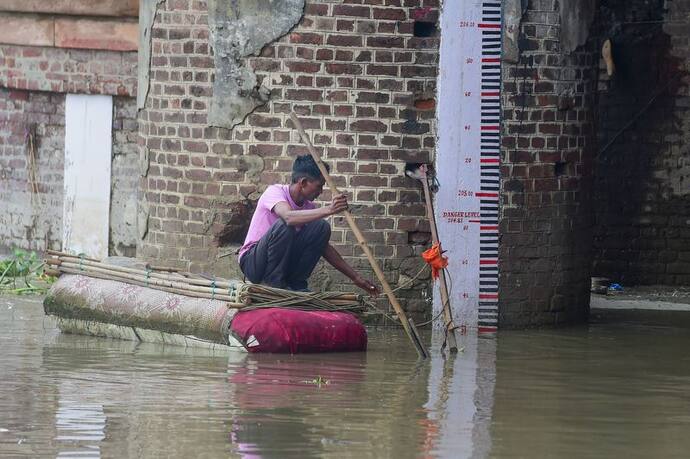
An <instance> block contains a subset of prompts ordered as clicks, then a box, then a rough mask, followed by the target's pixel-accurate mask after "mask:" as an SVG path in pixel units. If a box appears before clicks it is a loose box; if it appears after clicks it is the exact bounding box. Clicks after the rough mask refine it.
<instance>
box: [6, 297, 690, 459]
mask: <svg viewBox="0 0 690 459" xmlns="http://www.w3.org/2000/svg"><path fill="white" fill-rule="evenodd" d="M10 307H11V308H10ZM679 324H680V321H679V320H678V318H673V319H672V320H671V321H666V322H659V323H657V322H650V321H641V322H639V323H621V322H618V321H616V322H613V323H611V322H600V323H595V324H592V325H590V326H588V327H582V328H574V329H563V330H556V331H526V332H508V333H500V334H499V336H498V338H495V339H494V338H490V339H484V338H481V337H479V336H477V335H471V334H470V335H464V336H462V337H461V339H460V346H461V347H463V348H464V351H463V352H461V353H459V354H458V355H457V356H455V357H450V358H449V357H447V356H446V357H444V356H443V355H442V354H441V353H440V352H439V349H440V344H441V342H440V336H436V335H434V336H431V337H429V336H427V340H429V341H430V348H431V349H432V352H431V358H430V359H429V360H428V361H426V362H423V363H416V353H415V351H414V350H413V349H412V348H411V347H410V346H409V345H408V343H407V341H406V338H405V336H404V335H403V334H402V333H399V332H397V331H396V332H390V331H381V330H372V331H371V332H370V349H369V351H368V352H367V353H362V354H331V355H302V356H283V355H246V354H232V355H228V354H218V353H216V354H214V353H212V352H209V351H207V350H201V349H190V348H179V347H171V346H160V345H154V344H137V343H133V342H128V341H118V340H108V339H100V338H95V337H82V336H70V335H62V334H59V333H58V332H57V331H56V330H55V329H54V327H52V325H51V323H50V321H49V320H44V318H43V315H42V310H41V306H40V303H38V302H30V301H29V302H26V301H21V302H19V301H16V300H12V302H9V300H4V299H0V349H2V352H1V353H0V456H2V457H44V456H46V457H56V456H59V457H85V456H90V457H99V456H102V457H168V456H171V457H187V456H189V457H246V458H259V457H261V458H274V457H275V458H278V457H279V458H286V457H300V458H303V457H327V458H329V457H333V458H336V457H337V458H341V457H345V458H347V457H356V458H361V457H365V458H367V457H372V458H378V457H396V458H397V457H400V458H407V457H452V458H483V457H500V458H504V457H621V456H629V457H659V456H663V457H686V456H687V451H688V450H689V449H690V438H689V437H688V435H687V432H688V431H689V430H690V415H689V414H688V413H690V395H688V391H687V388H688V387H690V357H689V355H688V354H687V352H685V349H686V348H687V345H688V344H689V341H690V339H689V337H690V334H688V333H687V326H686V325H684V324H682V325H679Z"/></svg>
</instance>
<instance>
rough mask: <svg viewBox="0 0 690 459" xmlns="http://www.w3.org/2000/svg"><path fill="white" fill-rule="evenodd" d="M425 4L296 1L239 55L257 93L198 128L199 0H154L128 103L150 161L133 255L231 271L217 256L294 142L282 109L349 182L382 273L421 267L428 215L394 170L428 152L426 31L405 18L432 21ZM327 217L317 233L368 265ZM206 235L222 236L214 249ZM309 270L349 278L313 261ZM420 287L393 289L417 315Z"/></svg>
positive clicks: (203, 88)
mask: <svg viewBox="0 0 690 459" xmlns="http://www.w3.org/2000/svg"><path fill="white" fill-rule="evenodd" d="M231 3H232V2H227V4H231ZM437 8H438V1H436V0H406V1H405V2H404V4H403V3H402V2H389V4H385V5H384V4H362V3H361V2H360V3H359V4H353V3H352V2H344V1H335V2H334V1H327V0H309V1H307V2H306V5H305V7H304V16H303V17H302V18H301V19H300V21H299V23H298V24H297V26H296V27H295V28H294V29H292V30H291V31H290V32H289V33H288V34H287V35H285V36H283V37H281V38H279V39H278V40H276V41H274V42H271V43H270V44H269V45H267V46H265V47H264V48H263V49H262V50H261V52H260V53H259V55H258V56H256V57H249V58H247V59H246V60H245V61H244V62H243V64H244V65H245V66H246V68H248V69H251V70H252V71H254V72H255V74H256V75H257V82H261V84H262V85H263V86H265V87H266V88H268V89H269V91H270V99H269V101H268V102H267V103H266V105H263V106H261V107H258V108H257V109H256V110H255V111H254V112H253V113H252V114H250V115H249V116H248V117H247V118H246V119H245V120H244V121H243V122H242V123H240V124H239V125H237V126H235V127H234V128H233V129H232V130H229V129H223V128H218V127H209V124H210V123H209V117H208V116H209V115H208V113H209V107H210V104H211V103H212V96H213V94H214V90H215V88H214V86H213V81H214V78H217V74H216V73H215V72H214V68H215V61H214V56H213V54H212V50H211V49H210V47H209V37H210V31H209V27H208V25H207V23H208V11H207V9H206V8H205V5H204V3H202V2H196V1H187V0H177V1H175V2H171V1H168V2H166V4H164V5H161V7H160V10H159V13H158V15H157V16H156V20H155V22H154V26H153V29H152V31H151V36H152V47H151V49H152V55H151V88H150V92H149V96H148V98H147V101H146V108H145V109H144V110H142V111H141V112H140V134H141V141H142V147H143V148H142V150H143V151H144V152H148V154H149V157H150V167H149V169H148V172H147V177H146V178H145V179H144V181H143V182H142V187H143V192H144V200H143V201H142V209H143V210H144V212H142V216H143V217H144V220H145V221H146V222H147V225H146V226H147V228H148V231H147V233H146V235H145V238H144V240H143V241H141V244H140V247H139V250H138V252H137V253H138V255H139V256H141V257H143V258H146V259H150V260H160V261H161V262H164V263H165V264H167V265H174V266H178V267H180V268H183V269H189V270H192V271H212V272H214V273H216V274H224V275H239V274H238V272H237V266H236V265H237V263H236V261H235V256H234V255H231V256H229V257H226V258H220V259H219V258H218V255H222V254H224V253H227V252H233V251H234V248H236V247H237V245H239V244H240V243H241V242H242V240H243V239H244V235H245V232H246V226H247V225H248V223H249V218H250V217H249V216H250V215H251V212H252V210H253V205H254V203H255V201H256V200H257V199H258V197H259V195H260V193H261V192H262V191H263V190H264V189H265V188H266V186H267V185H268V184H271V183H275V182H284V181H286V180H287V179H288V177H289V171H290V167H291V164H292V159H293V158H294V156H295V155H297V154H305V153H307V150H306V148H305V147H304V146H303V144H302V143H301V142H300V140H299V137H298V135H297V133H296V132H294V130H293V129H292V126H291V123H290V122H289V121H288V115H289V113H290V112H291V111H295V112H296V113H297V114H298V115H299V116H300V117H301V118H302V120H303V123H304V125H305V127H306V128H307V129H308V131H309V133H310V134H311V135H312V138H313V140H314V143H315V145H316V147H317V149H318V150H319V151H320V152H321V154H322V155H323V156H324V159H325V160H326V161H327V162H329V163H330V164H331V166H332V167H333V172H334V176H335V180H336V181H337V183H338V184H339V185H340V186H342V187H343V188H344V189H345V190H347V191H349V192H350V197H351V198H352V203H353V206H352V207H353V212H354V214H355V216H356V219H357V222H358V224H359V225H360V228H362V230H363V231H364V232H365V234H366V237H367V239H368V240H369V242H370V243H371V245H372V247H373V250H374V253H375V255H376V256H377V257H379V258H380V259H381V260H385V261H384V264H385V266H384V268H385V270H386V272H387V275H388V276H389V278H390V281H391V282H392V283H393V285H394V286H395V285H397V284H398V283H399V282H401V281H403V280H405V279H410V278H411V277H412V276H413V275H414V274H416V273H417V272H418V271H419V269H420V268H421V266H422V263H423V262H422V261H421V259H420V258H419V256H418V255H419V253H420V252H421V249H422V248H424V247H425V245H424V244H425V243H426V242H427V241H428V238H429V233H428V231H429V228H428V225H427V224H426V222H425V221H424V204H423V201H422V199H421V195H420V189H419V185H418V183H417V182H415V181H414V180H412V179H409V178H406V177H404V174H403V171H404V166H405V162H406V161H411V162H429V161H430V160H431V159H432V157H433V150H434V145H435V135H434V129H435V124H434V116H435V113H434V101H433V95H434V93H435V80H436V71H437V60H438V37H437V36H436V35H433V34H432V36H431V37H426V38H423V37H415V36H414V24H415V21H423V22H427V23H428V24H429V26H430V29H432V31H433V27H434V26H435V24H436V20H437ZM355 190H356V191H355ZM324 199H328V193H325V195H324ZM147 208H148V218H146V217H145V215H146V210H147ZM331 223H332V225H333V233H332V239H331V242H332V243H333V244H334V245H335V246H336V247H337V248H338V250H340V251H341V253H342V254H343V256H345V257H346V258H347V259H348V261H350V262H351V263H352V264H353V265H354V266H356V267H357V268H361V269H362V270H363V272H364V274H365V275H368V276H369V277H374V276H373V274H372V273H371V272H370V269H369V266H368V263H367V261H366V258H364V257H363V256H362V254H361V252H360V249H359V248H358V247H356V244H355V243H354V240H353V239H352V235H351V233H350V232H349V230H347V223H346V222H345V221H344V219H343V218H340V217H338V218H333V219H331ZM226 225H227V226H226ZM228 227H230V230H228ZM142 233H143V232H142ZM219 238H221V239H222V242H223V243H225V244H230V245H228V246H224V247H221V248H220V249H219V248H217V247H216V246H215V245H214V240H217V239H219ZM233 270H234V271H233ZM314 282H315V284H314V287H318V288H331V289H334V288H348V289H352V288H353V287H351V286H350V285H349V284H348V282H345V280H344V279H343V277H342V276H340V275H338V274H336V273H335V272H333V271H332V270H326V269H323V270H321V269H320V271H319V272H318V273H317V275H316V276H314ZM425 288H427V286H426V285H424V283H422V284H421V285H418V286H417V287H416V290H415V289H412V290H402V291H400V292H399V293H400V297H401V298H403V299H404V300H406V303H407V307H408V309H409V310H411V311H415V312H417V313H418V314H419V315H424V314H427V313H428V311H429V306H428V303H427V300H426V299H425V298H424V295H423V292H422V290H423V289H425Z"/></svg>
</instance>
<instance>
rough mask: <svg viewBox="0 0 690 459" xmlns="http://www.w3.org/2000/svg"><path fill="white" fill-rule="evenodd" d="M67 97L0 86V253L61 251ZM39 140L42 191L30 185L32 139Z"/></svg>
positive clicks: (37, 170) (38, 181) (38, 169)
mask: <svg viewBox="0 0 690 459" xmlns="http://www.w3.org/2000/svg"><path fill="white" fill-rule="evenodd" d="M64 112H65V97H64V95H62V94H50V93H41V92H32V91H22V90H8V89H5V88H0V241H1V242H0V251H1V252H6V251H7V250H8V249H11V248H13V247H21V248H27V249H32V250H43V249H45V248H52V249H59V248H60V246H61V241H62V196H63V192H62V186H63V169H64V164H63V161H64V153H63V151H64V144H65V116H64ZM30 134H31V135H32V136H33V138H34V140H35V152H34V157H35V159H36V163H35V164H36V166H35V173H36V184H37V187H38V193H34V192H33V191H32V187H31V186H30V184H29V161H28V145H29V142H28V137H29V135H30Z"/></svg>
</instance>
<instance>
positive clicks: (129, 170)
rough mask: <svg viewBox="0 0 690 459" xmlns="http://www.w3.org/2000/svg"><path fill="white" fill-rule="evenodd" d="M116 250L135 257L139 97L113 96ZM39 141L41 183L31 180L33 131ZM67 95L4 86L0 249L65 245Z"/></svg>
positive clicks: (112, 248)
mask: <svg viewBox="0 0 690 459" xmlns="http://www.w3.org/2000/svg"><path fill="white" fill-rule="evenodd" d="M113 105H114V113H113V139H112V141H113V165H112V178H111V184H112V202H111V208H110V224H111V228H110V254H111V255H127V256H133V255H134V254H135V250H136V243H137V241H138V237H137V235H136V206H137V189H138V186H139V168H138V163H137V159H138V151H137V144H136V137H137V129H136V108H135V102H134V99H133V98H129V97H116V98H114V100H113ZM31 133H33V138H34V142H35V145H36V149H35V158H36V167H35V171H36V183H37V187H38V192H37V193H33V192H32V191H31V185H30V183H29V168H30V164H29V161H28V157H27V154H28V148H29V139H28V136H29V135H30V134H31ZM64 149H65V96H64V94H54V93H46V92H36V91H21V90H7V89H2V88H0V252H6V251H8V250H9V249H11V248H12V247H20V248H26V249H32V250H45V249H54V250H59V249H60V248H61V247H62V212H63V209H62V208H63V172H64Z"/></svg>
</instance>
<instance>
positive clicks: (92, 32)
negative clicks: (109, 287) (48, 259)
mask: <svg viewBox="0 0 690 459" xmlns="http://www.w3.org/2000/svg"><path fill="white" fill-rule="evenodd" d="M37 3H39V2H32V1H30V2H15V1H8V2H3V4H2V5H0V26H2V27H1V28H2V31H1V32H0V43H2V44H0V88H1V89H0V90H1V91H2V92H1V93H0V106H1V107H2V108H1V109H0V113H1V115H0V138H2V144H0V146H1V149H0V162H1V163H2V164H3V166H2V167H3V168H2V174H3V180H2V183H1V184H0V187H2V203H1V204H0V206H3V207H1V209H2V216H1V217H0V218H1V219H3V220H2V221H0V222H1V223H2V224H1V225H0V247H1V249H0V250H7V248H9V247H12V246H18V247H23V248H31V249H38V250H42V249H44V248H53V249H59V248H60V247H61V235H62V205H63V204H62V199H63V198H62V194H63V189H62V187H63V176H62V174H63V169H64V164H63V161H64V140H65V139H64V135H65V134H64V123H65V121H64V116H65V115H64V109H65V108H64V99H65V96H64V94H65V93H80V94H103V95H111V96H114V107H115V108H114V110H115V112H114V116H113V120H114V121H113V142H114V144H113V153H114V156H113V177H112V183H113V185H114V189H113V197H114V201H113V203H112V206H111V217H112V218H111V222H112V223H113V227H112V228H111V238H112V240H111V250H112V251H113V253H115V254H133V253H134V244H135V243H136V240H137V238H136V237H135V234H134V233H133V232H132V228H133V225H134V223H133V218H132V212H133V211H132V209H133V208H134V209H136V206H135V203H136V189H137V188H138V174H137V173H134V174H133V173H132V168H133V167H134V166H135V165H136V162H137V156H136V154H137V152H136V135H137V128H136V112H135V105H134V101H133V98H132V97H133V96H134V95H135V94H136V63H137V62H136V59H137V53H136V51H128V52H122V51H119V50H121V49H136V44H137V36H136V34H134V36H133V37H132V36H131V33H130V32H131V31H132V30H134V32H136V27H134V29H132V28H131V27H130V26H131V24H136V19H132V18H126V19H123V18H121V17H120V18H117V19H113V18H112V17H111V18H109V19H107V20H100V19H98V20H96V19H95V18H94V19H89V20H86V19H84V18H83V17H82V15H89V14H95V15H108V16H122V15H127V16H136V8H135V7H136V2H132V1H127V2H111V1H108V2H98V3H99V4H98V5H96V7H95V8H93V9H92V10H89V11H84V8H86V7H88V3H90V2H87V1H86V0H84V1H82V0H73V1H69V2H67V1H58V2H50V5H47V4H45V5H44V4H43V3H41V5H38V4H37ZM44 3H45V2H44ZM22 8H25V9H22ZM30 8H35V12H39V13H46V14H44V15H23V14H19V13H16V11H28V10H29V9H30ZM80 8H81V9H80ZM6 10H11V11H15V12H14V13H2V11H6ZM48 13H49V14H48ZM73 14H79V16H78V17H75V16H72V15H73ZM14 20H20V21H23V22H21V24H23V26H22V27H14V28H8V27H6V25H7V24H6V23H7V21H14ZM3 21H5V22H3ZM120 23H123V24H125V25H126V27H125V28H124V29H118V31H116V32H117V33H115V32H113V31H114V29H112V27H114V26H115V25H117V24H120ZM2 24H4V25H2ZM108 31H110V32H108ZM120 32H122V34H120ZM18 34H19V35H18ZM21 34H24V35H25V36H26V37H28V38H27V39H26V40H23V39H22V40H18V42H19V43H23V44H20V45H17V44H11V43H15V42H17V38H20V39H21V38H22V35H21ZM44 38H45V40H43V39H44ZM13 40H14V41H13ZM41 40H43V41H41ZM123 43H126V44H127V45H126V46H125V47H124V48H123ZM27 45H33V46H27ZM66 47H67V48H69V47H72V48H73V47H80V48H96V49H67V48H66ZM33 126H35V132H36V135H35V138H36V144H37V145H38V146H39V149H38V150H37V160H38V162H37V166H38V167H37V169H38V170H37V178H38V180H37V182H38V189H39V192H38V193H37V194H36V196H35V197H34V203H33V204H32V203H31V199H30V198H31V196H30V193H28V188H27V186H28V184H27V169H26V153H25V152H26V145H27V141H26V136H25V132H26V131H27V130H30V129H32V128H33ZM106 141H107V140H106Z"/></svg>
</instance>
